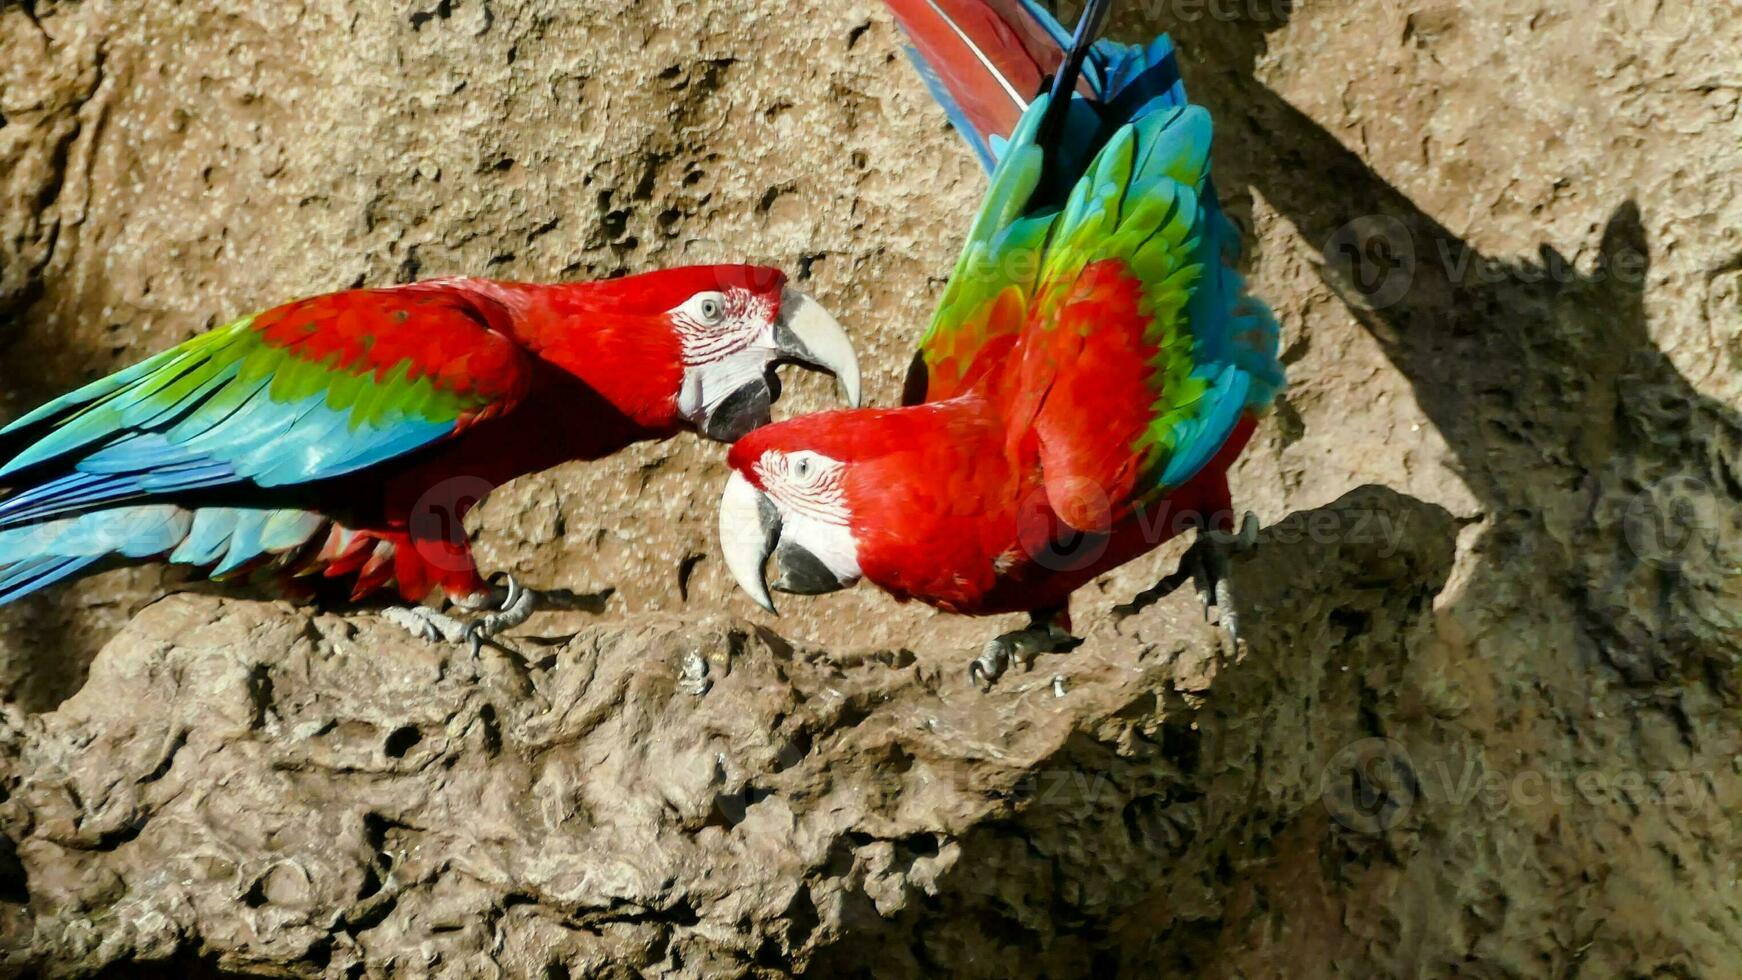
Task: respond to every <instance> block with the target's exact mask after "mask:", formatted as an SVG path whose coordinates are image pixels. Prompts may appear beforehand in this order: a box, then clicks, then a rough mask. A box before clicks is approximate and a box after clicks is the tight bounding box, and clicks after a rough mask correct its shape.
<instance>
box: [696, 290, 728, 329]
mask: <svg viewBox="0 0 1742 980" xmlns="http://www.w3.org/2000/svg"><path fill="white" fill-rule="evenodd" d="M696 309H697V310H698V311H699V312H700V313H701V314H702V319H703V320H706V321H708V322H709V323H719V322H720V319H721V318H722V317H724V316H725V315H726V307H725V304H723V303H721V302H720V301H719V300H717V299H715V298H713V297H712V296H709V297H707V298H706V299H703V300H702V301H701V303H699V304H697V307H696Z"/></svg>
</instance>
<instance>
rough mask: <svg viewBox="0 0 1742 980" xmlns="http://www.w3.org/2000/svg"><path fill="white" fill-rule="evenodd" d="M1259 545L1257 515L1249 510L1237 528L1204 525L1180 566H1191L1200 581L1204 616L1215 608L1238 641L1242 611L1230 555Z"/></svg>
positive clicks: (1227, 628)
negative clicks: (1237, 606) (1217, 528)
mask: <svg viewBox="0 0 1742 980" xmlns="http://www.w3.org/2000/svg"><path fill="white" fill-rule="evenodd" d="M1257 545H1258V515H1256V514H1254V513H1252V512H1251V511H1247V513H1246V516H1245V517H1243V518H1241V521H1240V530H1238V531H1214V530H1209V529H1205V530H1203V531H1200V532H1199V533H1198V539H1197V540H1196V541H1195V542H1193V543H1192V546H1191V549H1190V550H1189V551H1187V552H1186V556H1185V560H1184V561H1182V562H1181V563H1180V564H1181V567H1182V568H1184V567H1189V568H1191V571H1192V580H1193V581H1194V582H1196V583H1197V587H1198V596H1199V597H1200V598H1202V599H1203V601H1204V617H1205V618H1206V619H1207V618H1209V615H1210V610H1212V609H1213V610H1215V611H1216V616H1217V619H1218V621H1219V622H1220V623H1221V624H1222V628H1223V629H1224V630H1226V631H1227V633H1228V637H1229V639H1231V640H1233V641H1234V643H1235V644H1236V645H1238V644H1239V642H1240V614H1239V613H1238V611H1236V609H1235V605H1234V584H1233V580H1232V578H1231V577H1230V575H1229V559H1231V558H1233V557H1234V556H1235V555H1243V554H1247V553H1248V552H1250V551H1252V549H1253V548H1255V547H1257Z"/></svg>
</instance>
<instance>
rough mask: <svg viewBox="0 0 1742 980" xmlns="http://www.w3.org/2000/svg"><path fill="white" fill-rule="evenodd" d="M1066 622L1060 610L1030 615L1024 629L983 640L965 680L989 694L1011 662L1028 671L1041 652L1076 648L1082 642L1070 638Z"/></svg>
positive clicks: (1075, 638)
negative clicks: (982, 645) (982, 646)
mask: <svg viewBox="0 0 1742 980" xmlns="http://www.w3.org/2000/svg"><path fill="white" fill-rule="evenodd" d="M1069 622H1070V621H1069V619H1068V618H1066V617H1065V615H1064V610H1063V609H1048V610H1042V611H1039V612H1034V613H1030V614H1029V617H1028V625H1027V626H1026V627H1024V628H1022V629H1019V630H1012V631H1010V632H1008V633H1003V634H1000V635H998V636H995V637H993V638H992V639H990V640H988V641H986V646H985V647H984V648H983V649H982V650H981V651H980V655H979V656H978V657H976V658H974V662H973V663H971V664H969V665H968V679H969V680H970V681H973V682H974V685H975V686H976V687H978V688H979V689H980V690H981V691H990V690H992V685H993V684H995V683H997V682H998V678H1000V677H1002V676H1004V672H1005V671H1007V670H1009V669H1010V665H1011V664H1013V663H1017V664H1021V665H1022V669H1023V670H1027V669H1028V668H1029V667H1030V666H1032V665H1033V663H1034V658H1035V657H1038V656H1040V655H1041V654H1043V653H1064V652H1065V651H1067V650H1074V649H1076V648H1077V647H1078V646H1079V645H1081V644H1082V642H1083V641H1082V639H1081V638H1079V637H1076V636H1072V635H1071V631H1070V626H1069Z"/></svg>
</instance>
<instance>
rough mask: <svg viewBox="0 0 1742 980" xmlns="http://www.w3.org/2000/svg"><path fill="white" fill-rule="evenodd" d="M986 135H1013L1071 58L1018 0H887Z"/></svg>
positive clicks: (924, 58) (928, 62)
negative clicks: (1050, 78)
mask: <svg viewBox="0 0 1742 980" xmlns="http://www.w3.org/2000/svg"><path fill="white" fill-rule="evenodd" d="M887 5H888V7H889V9H890V11H891V12H892V13H893V14H894V15H895V18H896V20H897V21H898V22H900V24H901V26H902V29H903V30H905V31H906V32H907V36H908V38H909V40H911V41H912V42H913V47H914V49H915V51H917V52H918V54H919V57H920V59H921V60H922V61H924V62H925V64H926V66H927V67H928V68H930V69H931V70H932V71H933V72H935V73H936V74H937V76H938V79H939V81H941V82H943V84H944V87H945V88H946V89H948V90H949V93H950V96H951V98H953V99H954V100H955V101H956V104H957V105H958V106H959V107H960V108H961V110H962V114H963V115H964V116H965V117H966V118H967V120H968V123H969V125H971V126H973V127H974V131H975V132H976V133H978V134H980V138H981V140H982V141H984V140H985V139H986V137H987V136H988V135H991V134H997V135H1000V136H1007V135H1009V134H1010V132H1011V130H1013V129H1015V128H1016V122H1017V120H1018V119H1020V118H1021V116H1022V110H1023V109H1025V108H1027V107H1028V103H1029V102H1031V101H1033V99H1034V97H1035V96H1036V95H1039V94H1040V92H1041V89H1042V86H1043V84H1044V83H1045V80H1046V78H1047V76H1048V75H1050V74H1052V72H1053V71H1054V70H1056V69H1057V67H1058V65H1059V62H1060V61H1061V60H1062V59H1063V57H1064V52H1063V51H1061V50H1060V48H1059V45H1058V43H1057V42H1056V41H1055V40H1053V38H1052V36H1051V35H1049V34H1048V33H1047V32H1046V30H1045V29H1044V28H1042V27H1041V26H1040V25H1039V24H1037V23H1036V22H1035V21H1034V18H1033V17H1031V16H1029V14H1028V13H1027V12H1026V11H1024V10H1023V9H1022V5H1021V3H1019V2H1018V0H887Z"/></svg>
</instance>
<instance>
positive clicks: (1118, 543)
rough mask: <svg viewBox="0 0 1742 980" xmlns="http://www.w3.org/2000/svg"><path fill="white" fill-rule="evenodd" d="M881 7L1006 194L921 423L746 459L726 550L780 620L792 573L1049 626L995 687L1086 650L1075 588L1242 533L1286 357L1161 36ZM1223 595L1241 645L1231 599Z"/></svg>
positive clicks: (1095, 18)
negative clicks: (776, 602)
mask: <svg viewBox="0 0 1742 980" xmlns="http://www.w3.org/2000/svg"><path fill="white" fill-rule="evenodd" d="M889 5H890V7H891V8H892V9H893V11H894V12H895V15H896V17H897V19H898V20H899V21H900V22H901V24H902V26H903V27H904V28H905V29H906V30H907V33H908V35H909V37H910V38H911V39H912V41H913V43H914V45H915V48H916V49H917V50H916V51H915V52H914V55H915V61H916V62H917V63H918V64H919V66H920V68H921V70H922V72H923V74H924V75H925V77H926V78H927V80H928V81H929V82H930V83H931V84H932V86H933V89H934V91H935V92H936V93H937V94H938V95H939V97H940V99H941V100H942V101H943V102H944V104H945V107H946V109H948V111H949V113H950V115H951V117H952V118H953V119H954V120H955V121H956V123H957V125H958V126H959V127H960V128H961V129H962V130H963V132H964V133H965V134H966V135H967V137H968V139H969V141H970V143H972V144H973V145H974V147H975V148H976V149H977V150H978V151H980V153H981V154H982V156H983V157H984V158H985V159H986V160H987V161H989V162H991V163H993V164H994V166H993V170H992V177H991V186H990V188H989V189H988V191H987V195H986V199H985V202H984V203H983V205H982V207H981V210H980V214H979V217H978V218H977V219H976V222H975V225H974V228H973V230H972V232H971V233H970V235H969V238H968V242H967V246H966V247H965V249H964V251H963V254H962V256H961V259H960V261H959V262H958V264H957V266H956V270H955V274H954V276H953V277H952V278H951V280H950V282H949V284H948V285H947V286H946V287H945V290H944V295H943V298H942V300H941V302H940V303H939V305H938V309H937V312H936V314H935V316H934V318H933V321H932V324H931V328H930V329H929V330H928V331H927V333H926V334H925V336H924V338H923V339H922V340H921V342H920V347H919V354H918V356H917V357H916V358H915V360H914V368H913V370H912V371H911V372H910V373H909V378H908V391H907V394H906V396H905V397H904V399H903V401H904V406H903V407H901V408H894V409H860V410H855V411H835V412H826V413H821V414H817V415H811V416H807V417H804V418H798V419H793V420H789V421H787V422H783V423H779V424H776V425H773V426H770V427H768V428H764V429H759V430H757V431H756V432H753V433H751V434H750V435H749V436H747V437H745V438H744V439H742V440H740V441H739V442H738V443H737V444H736V445H735V446H733V448H732V450H731V453H730V455H729V457H728V458H729V463H730V465H731V468H732V471H733V472H732V475H731V477H730V480H729V482H728V484H727V487H726V491H725V495H724V497H723V498H722V501H721V505H720V536H721V544H722V548H723V550H724V552H725V557H726V562H727V565H728V568H729V569H730V570H731V572H732V574H733V575H734V577H735V578H736V579H737V581H738V582H739V583H740V584H741V585H742V586H743V588H744V589H745V591H746V592H748V593H749V594H750V596H751V597H752V598H753V599H755V600H756V601H757V602H758V603H760V604H761V605H763V606H764V607H766V608H768V609H770V610H771V611H772V610H773V604H772V602H771V601H770V599H769V595H768V588H767V585H766V579H765V574H766V571H765V567H764V566H765V565H766V563H767V560H768V558H769V557H770V556H771V555H772V557H773V559H774V561H775V564H776V566H777V568H778V571H779V577H778V579H777V581H776V582H775V583H774V587H775V588H776V589H780V590H782V591H786V592H794V593H804V594H810V593H817V592H825V591H831V590H834V589H838V588H843V587H845V586H847V585H849V584H851V583H853V582H855V581H857V580H858V579H859V578H861V577H863V578H865V579H867V580H869V581H871V582H872V583H874V584H876V585H877V586H879V587H881V588H883V589H885V590H886V591H888V592H890V593H892V594H893V595H895V596H896V597H897V598H899V599H902V600H908V599H918V600H921V601H923V602H927V603H930V604H932V605H934V606H937V607H939V608H942V609H945V610H948V611H952V612H958V613H965V614H970V615H986V614H995V613H1004V612H1015V611H1023V612H1029V613H1031V615H1032V617H1033V618H1032V621H1031V623H1030V625H1029V627H1028V628H1027V629H1025V630H1019V631H1016V632H1013V633H1008V634H1005V635H1003V636H1000V637H998V638H996V639H994V640H993V641H992V642H991V643H989V644H987V647H986V649H985V650H984V651H983V652H982V653H981V654H980V656H979V657H978V658H977V659H976V660H975V661H974V663H973V664H972V665H971V666H970V675H971V676H972V677H974V678H975V679H976V680H978V681H979V682H981V683H982V684H983V685H989V684H990V683H991V681H992V680H994V679H996V677H997V676H998V675H999V674H1000V673H1001V672H1002V671H1003V670H1004V669H1005V667H1006V666H1007V665H1008V663H1009V662H1010V660H1011V659H1013V658H1027V657H1029V656H1032V655H1033V654H1034V653H1036V652H1039V651H1042V650H1056V649H1061V648H1068V647H1069V646H1072V645H1075V642H1076V641H1075V639H1074V638H1073V637H1071V636H1070V634H1069V618H1068V602H1069V598H1070V595H1071V593H1072V591H1074V590H1075V589H1077V588H1078V587H1079V586H1081V585H1083V584H1084V583H1086V582H1088V581H1089V580H1091V579H1093V578H1095V577H1096V576H1098V575H1101V574H1102V573H1104V572H1106V571H1108V570H1109V569H1112V568H1114V567H1116V566H1118V565H1120V564H1122V563H1124V562H1127V561H1130V560H1131V559H1133V558H1135V557H1137V556H1139V555H1141V554H1143V553H1145V552H1147V551H1149V550H1150V549H1152V548H1154V547H1156V546H1157V545H1158V544H1160V543H1161V542H1162V541H1163V540H1166V539H1167V538H1169V537H1171V536H1172V535H1174V534H1177V533H1179V532H1180V531H1181V530H1183V529H1184V528H1185V527H1189V526H1193V525H1198V526H1203V527H1205V529H1206V530H1214V531H1216V532H1218V533H1223V534H1225V532H1226V530H1227V529H1228V528H1230V527H1231V526H1232V507H1231V501H1230V498H1229V492H1228V483H1227V479H1226V477H1225V471H1226V469H1227V467H1228V466H1229V465H1230V464H1231V463H1232V462H1233V461H1234V459H1235V457H1236V456H1237V455H1238V454H1239V453H1240V451H1241V449H1242V448H1243V447H1244V446H1245V444H1246V441H1247V439H1248V438H1249V437H1250V436H1251V434H1252V431H1253V427H1254V425H1255V423H1256V421H1257V419H1258V417H1259V416H1260V414H1261V413H1262V412H1264V410H1265V409H1266V408H1267V407H1268V406H1269V405H1270V403H1271V401H1272V399H1273V398H1274V396H1275V394H1276V392H1277V391H1278V389H1279V388H1280V387H1281V385H1282V383H1283V374H1282V366H1281V364H1280V362H1279V361H1278V359H1277V335H1278V332H1277V326H1276V321H1275V319H1274V318H1273V317H1272V315H1271V313H1270V311H1269V310H1268V309H1267V308H1266V307H1265V306H1264V305H1263V304H1262V303H1260V302H1259V301H1257V300H1255V299H1253V298H1252V297H1250V296H1249V295H1247V293H1246V288H1245V284H1244V282H1243V281H1242V279H1241V277H1240V275H1239V274H1238V273H1237V272H1236V271H1235V269H1234V268H1233V264H1232V263H1233V262H1234V260H1235V258H1236V255H1235V252H1236V249H1237V247H1238V235H1237V234H1236V233H1235V231H1234V229H1233V227H1232V225H1231V224H1230V223H1229V222H1228V220H1227V218H1226V217H1225V216H1224V215H1223V214H1222V211H1221V209H1220V207H1219V205H1218V204H1217V201H1216V196H1215V191H1214V188H1213V186H1212V185H1211V182H1210V174H1209V170H1210V159H1209V150H1210V136H1211V127H1210V117H1209V114H1208V113H1207V112H1206V111H1205V110H1204V109H1203V108H1202V107H1200V106H1196V105H1192V104H1191V103H1189V102H1188V101H1187V100H1186V96H1185V89H1184V86H1183V84H1182V83H1181V81H1180V77H1179V72H1178V68H1177V66H1176V64H1175V60H1174V49H1173V45H1172V43H1171V42H1170V41H1169V40H1168V39H1167V38H1166V37H1165V36H1164V37H1161V38H1158V39H1156V40H1155V41H1154V42H1152V43H1151V44H1149V45H1147V46H1143V47H1133V46H1126V45H1121V44H1115V43H1112V42H1109V41H1101V42H1099V43H1095V44H1093V45H1092V46H1091V44H1090V41H1091V40H1092V39H1093V36H1094V33H1095V32H1096V31H1097V30H1098V24H1099V23H1100V21H1101V19H1102V18H1104V16H1105V14H1106V10H1107V7H1108V5H1109V4H1108V3H1107V2H1106V0H1092V2H1091V3H1090V4H1089V5H1088V7H1087V9H1086V10H1085V11H1084V14H1083V18H1082V21H1081V22H1080V23H1079V24H1078V28H1077V32H1076V34H1075V35H1074V36H1069V35H1066V34H1065V32H1064V31H1063V29H1062V28H1060V27H1059V25H1058V24H1057V22H1056V21H1054V20H1053V19H1052V18H1051V17H1050V16H1049V15H1047V14H1046V13H1045V12H1044V11H1042V10H1040V8H1038V7H1037V6H1035V5H1034V4H1033V3H1032V2H1030V0H889ZM1055 72H1056V74H1055ZM1049 75H1052V76H1053V78H1052V83H1051V88H1050V92H1048V91H1043V89H1044V86H1045V83H1044V80H1045V79H1046V78H1047V77H1048V76H1049ZM1182 516H1183V517H1184V518H1186V519H1184V520H1182V519H1181V518H1182ZM1255 531H1256V525H1255V524H1254V523H1252V522H1251V521H1250V520H1249V521H1248V522H1247V525H1246V527H1245V529H1244V533H1245V535H1246V536H1247V537H1248V538H1249V536H1250V535H1251V534H1252V533H1253V532H1255ZM1209 571H1210V572H1212V573H1214V572H1217V571H1218V569H1215V568H1211V569H1209ZM1218 593H1219V597H1220V600H1221V601H1220V602H1219V603H1218V604H1219V605H1221V606H1222V607H1223V610H1224V624H1225V625H1228V626H1230V627H1231V626H1232V618H1231V606H1230V605H1229V604H1228V603H1227V598H1228V596H1227V583H1226V579H1225V576H1222V581H1220V582H1219V583H1216V584H1215V587H1214V588H1213V589H1212V596H1216V595H1217V594H1218Z"/></svg>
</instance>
